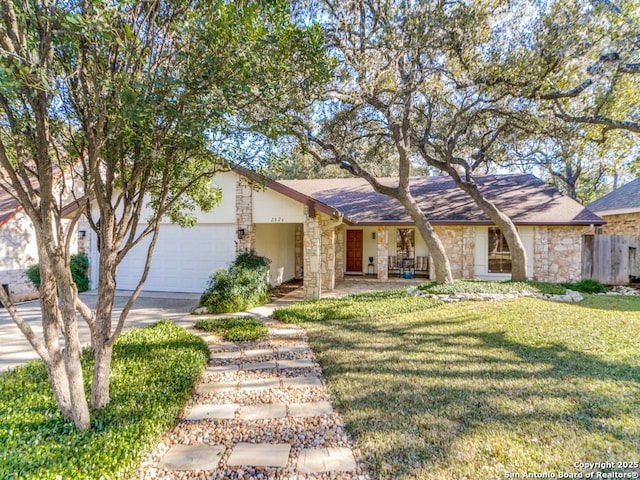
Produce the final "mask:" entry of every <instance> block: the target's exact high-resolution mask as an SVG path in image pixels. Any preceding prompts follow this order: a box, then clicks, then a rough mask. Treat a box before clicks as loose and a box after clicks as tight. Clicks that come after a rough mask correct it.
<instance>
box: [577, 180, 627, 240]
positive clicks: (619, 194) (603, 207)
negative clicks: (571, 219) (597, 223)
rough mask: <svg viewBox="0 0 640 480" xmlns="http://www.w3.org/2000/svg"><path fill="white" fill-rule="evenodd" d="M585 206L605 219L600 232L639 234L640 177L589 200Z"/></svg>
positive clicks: (608, 233)
mask: <svg viewBox="0 0 640 480" xmlns="http://www.w3.org/2000/svg"><path fill="white" fill-rule="evenodd" d="M587 208H588V209H589V210H591V211H592V212H594V213H596V214H597V215H599V216H600V217H602V218H603V219H604V220H606V222H607V224H606V225H604V226H603V227H602V233H604V234H607V235H640V178H636V179H635V180H633V181H631V182H629V183H627V184H625V185H623V186H621V187H620V188H616V189H615V190H614V191H613V192H611V193H608V194H606V195H605V196H603V197H600V198H599V199H598V200H596V201H595V202H591V203H590V204H589V205H587Z"/></svg>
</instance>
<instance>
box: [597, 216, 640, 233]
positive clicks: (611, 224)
mask: <svg viewBox="0 0 640 480" xmlns="http://www.w3.org/2000/svg"><path fill="white" fill-rule="evenodd" d="M601 216H602V218H603V219H604V220H606V221H607V224H606V225H603V227H602V233H604V234H605V235H640V212H636V213H623V214H620V215H601Z"/></svg>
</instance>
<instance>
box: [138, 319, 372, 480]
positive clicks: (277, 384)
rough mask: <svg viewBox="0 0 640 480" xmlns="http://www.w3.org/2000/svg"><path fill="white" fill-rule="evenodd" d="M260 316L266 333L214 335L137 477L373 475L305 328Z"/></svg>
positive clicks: (291, 477)
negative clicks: (187, 392)
mask: <svg viewBox="0 0 640 480" xmlns="http://www.w3.org/2000/svg"><path fill="white" fill-rule="evenodd" d="M270 310H272V309H270V308H265V307H261V309H256V311H254V314H256V316H259V317H262V318H263V321H264V322H265V323H266V324H267V325H268V327H269V335H268V337H267V338H266V339H265V340H262V341H259V342H250V343H249V342H247V343H243V344H240V345H237V344H234V343H230V342H219V341H218V340H217V339H216V338H215V337H214V336H211V335H209V334H207V335H203V337H204V338H205V339H206V340H207V342H208V343H209V348H210V350H211V357H210V360H209V365H208V366H207V368H206V371H205V373H204V375H203V377H202V379H201V381H200V383H199V385H198V386H197V388H196V393H195V395H194V396H193V398H192V399H191V400H190V401H189V403H188V405H187V407H186V409H185V412H183V414H182V418H181V419H180V421H179V422H178V424H177V426H176V427H175V428H174V429H173V431H172V432H171V433H170V434H169V435H168V436H167V437H166V438H165V439H163V441H162V442H161V443H160V444H159V445H158V446H157V447H156V449H155V450H154V451H153V452H151V453H150V454H148V455H147V456H146V457H145V458H144V459H143V462H142V464H141V467H140V471H139V477H138V478H140V479H144V480H147V479H194V478H196V479H223V478H225V479H226V478H230V479H236V478H237V479H297V480H302V479H358V480H365V479H369V478H370V477H369V475H368V474H367V473H366V471H365V470H364V469H363V467H362V466H361V465H358V464H357V462H356V461H355V458H354V455H353V452H352V448H351V447H352V441H351V439H350V438H349V436H348V435H347V433H346V431H345V429H344V424H343V421H342V419H341V417H340V415H339V414H338V413H337V412H335V411H334V410H333V407H332V405H331V403H330V398H329V396H328V394H327V392H326V389H325V385H324V383H323V381H322V378H321V372H320V367H319V365H318V364H317V362H316V361H315V358H314V356H313V353H312V352H311V350H310V349H309V347H308V345H307V341H306V336H305V333H304V331H303V330H302V329H301V328H299V327H296V326H291V325H285V324H279V323H277V322H275V321H273V320H271V319H269V318H265V317H268V315H269V314H270Z"/></svg>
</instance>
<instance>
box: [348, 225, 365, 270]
mask: <svg viewBox="0 0 640 480" xmlns="http://www.w3.org/2000/svg"><path fill="white" fill-rule="evenodd" d="M347 272H362V230H347Z"/></svg>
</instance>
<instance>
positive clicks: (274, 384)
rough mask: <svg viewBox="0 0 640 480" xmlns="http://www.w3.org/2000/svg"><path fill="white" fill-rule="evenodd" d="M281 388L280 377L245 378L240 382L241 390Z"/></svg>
mask: <svg viewBox="0 0 640 480" xmlns="http://www.w3.org/2000/svg"><path fill="white" fill-rule="evenodd" d="M270 388H280V379H279V378H260V379H258V380H245V381H242V382H240V389H241V390H268V389H270Z"/></svg>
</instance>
